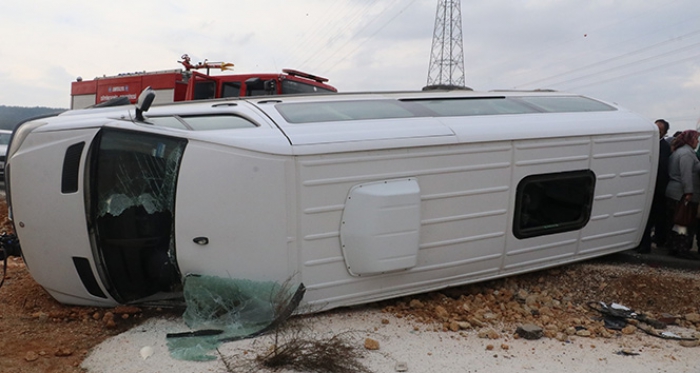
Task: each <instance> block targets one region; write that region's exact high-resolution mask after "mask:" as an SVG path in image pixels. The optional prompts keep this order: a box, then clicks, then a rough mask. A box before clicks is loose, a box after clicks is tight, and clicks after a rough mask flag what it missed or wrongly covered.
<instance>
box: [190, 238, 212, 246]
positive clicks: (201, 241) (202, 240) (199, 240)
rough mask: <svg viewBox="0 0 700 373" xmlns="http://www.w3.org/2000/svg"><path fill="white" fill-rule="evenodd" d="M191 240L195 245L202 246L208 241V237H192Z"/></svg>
mask: <svg viewBox="0 0 700 373" xmlns="http://www.w3.org/2000/svg"><path fill="white" fill-rule="evenodd" d="M192 241H193V242H194V243H196V244H197V245H202V246H204V245H206V244H208V243H209V239H208V238H206V237H195V238H193V239H192Z"/></svg>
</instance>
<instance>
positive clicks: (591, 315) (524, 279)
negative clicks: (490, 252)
mask: <svg viewBox="0 0 700 373" xmlns="http://www.w3.org/2000/svg"><path fill="white" fill-rule="evenodd" d="M4 216H6V207H5V206H4V202H0V222H2V224H1V225H2V228H4V230H5V231H10V230H11V225H10V224H8V223H7V221H6V220H3V218H2V217H4ZM589 302H605V303H606V304H611V303H618V304H622V305H624V306H627V307H629V308H632V309H634V310H635V311H637V312H638V313H643V314H646V315H648V316H649V317H650V318H653V319H659V320H662V321H664V322H666V323H673V324H678V325H680V326H683V327H685V328H687V330H689V331H690V333H689V335H687V336H688V337H693V336H694V334H695V333H693V332H694V331H697V330H700V314H699V313H700V273H698V272H688V271H680V270H673V269H668V268H651V267H648V266H644V265H631V264H623V263H616V262H611V261H606V260H604V259H603V260H596V261H592V262H587V263H582V264H575V265H570V266H566V267H560V268H556V269H550V270H545V271H540V272H536V273H532V274H526V275H521V276H513V277H510V278H506V279H501V280H494V281H489V282H484V283H480V284H475V285H469V286H463V287H458V288H451V289H446V290H443V291H440V292H433V293H428V294H422V295H418V296H412V297H405V298H401V299H394V300H391V301H385V302H381V303H378V304H372V305H367V306H365V307H366V308H368V309H376V310H377V311H378V312H384V313H386V314H387V315H394V316H396V317H399V318H402V319H406V320H410V321H411V323H412V325H413V327H414V329H415V330H435V331H439V332H444V333H446V335H455V333H465V332H467V331H473V330H476V331H478V334H479V336H480V337H482V338H491V339H494V340H495V339H499V338H502V337H504V336H510V337H513V338H517V337H518V334H517V333H515V331H516V329H517V327H518V326H521V325H523V324H533V325H536V326H538V327H540V328H542V330H543V334H544V337H545V338H556V339H559V340H566V339H567V338H568V337H569V336H571V335H574V334H575V335H577V336H578V337H584V338H585V337H588V338H598V339H604V338H611V337H614V336H619V335H624V334H633V333H640V331H639V329H638V328H637V327H636V326H635V325H634V322H633V324H630V325H627V326H626V327H625V328H623V329H622V330H614V329H609V328H606V327H605V325H604V323H603V321H602V320H601V317H600V316H601V315H600V313H599V312H597V311H595V310H592V309H591V308H590V307H589V306H588V305H587V304H588V303H589ZM172 312H173V311H172V310H160V309H140V308H137V307H117V308H114V309H100V308H94V307H72V306H64V305H61V304H59V303H58V302H56V301H54V300H53V299H52V298H51V297H50V296H49V295H48V294H47V293H46V292H45V291H44V290H43V289H42V288H41V287H40V286H39V285H38V284H36V283H35V282H34V281H33V280H32V278H31V276H30V275H29V273H28V272H27V269H26V267H25V266H24V264H23V262H22V260H21V259H19V258H11V259H10V260H9V261H8V268H7V274H6V275H5V284H4V285H3V287H2V288H0V331H1V332H0V367H2V368H1V369H0V370H2V372H6V373H16V372H22V373H34V372H67V373H68V372H70V373H74V372H82V371H83V370H82V369H81V368H80V363H81V361H82V360H83V359H84V358H85V356H86V355H87V353H88V351H89V350H90V349H91V348H92V347H93V346H96V345H97V344H99V343H100V342H102V341H104V340H105V339H106V338H108V337H110V336H113V335H116V334H119V333H121V332H123V331H125V330H127V329H128V328H130V327H132V326H134V325H136V324H138V323H140V322H142V321H143V320H146V319H149V318H150V317H152V316H154V315H164V314H166V315H167V314H172ZM640 326H643V324H641V325H640Z"/></svg>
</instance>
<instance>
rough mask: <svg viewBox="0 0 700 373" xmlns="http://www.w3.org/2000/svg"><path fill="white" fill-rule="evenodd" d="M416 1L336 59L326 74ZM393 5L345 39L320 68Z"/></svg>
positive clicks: (409, 4)
mask: <svg viewBox="0 0 700 373" xmlns="http://www.w3.org/2000/svg"><path fill="white" fill-rule="evenodd" d="M399 1H401V0H398V1H397V2H399ZM415 2H416V0H411V2H409V3H408V4H407V5H406V6H405V7H403V8H402V9H401V10H400V11H399V12H398V13H397V14H395V15H394V16H393V17H391V19H389V20H388V21H387V22H385V23H384V24H383V25H382V26H381V27H379V28H378V29H377V30H375V31H374V32H373V33H372V34H370V35H369V36H368V37H367V38H365V39H364V40H363V41H361V42H359V43H358V45H357V46H356V47H355V48H353V49H352V50H351V51H350V52H348V53H346V54H344V55H343V56H341V58H340V59H338V60H337V61H336V63H335V64H333V65H332V66H331V67H329V68H327V69H326V70H325V71H324V72H323V73H324V74H326V73H327V72H329V71H330V70H332V69H333V68H335V66H337V65H338V64H339V63H340V62H342V61H344V60H345V58H346V57H347V56H349V55H351V54H353V53H355V51H357V50H358V49H359V48H360V47H361V46H362V45H364V44H365V43H366V42H367V41H368V40H371V39H372V38H373V37H374V36H375V35H376V34H377V33H379V31H381V30H383V29H384V28H385V27H387V26H389V25H390V24H391V23H392V22H393V21H394V20H395V19H396V18H397V17H398V16H400V15H401V14H403V12H405V11H406V9H408V8H409V7H410V6H411V5H413V3H415ZM392 6H393V4H392V5H391V6H389V7H386V8H384V10H383V11H382V12H381V13H380V14H378V15H377V16H375V17H374V18H373V19H372V20H371V21H370V22H368V23H366V24H365V25H364V26H363V27H362V28H360V29H359V30H358V31H357V32H356V33H355V34H354V35H353V36H351V37H350V38H348V39H347V40H346V41H345V43H343V45H342V46H341V47H340V48H337V49H336V50H335V52H333V53H331V55H330V56H328V57H327V58H326V59H324V60H323V61H321V62H319V63H318V64H317V66H319V68H320V65H323V64H324V63H326V61H328V60H330V59H331V58H333V57H334V56H335V55H336V54H338V52H340V51H341V50H342V49H343V48H344V47H345V46H346V45H347V44H348V43H350V42H351V41H352V40H353V37H354V36H357V35H358V34H360V33H361V32H362V31H364V30H365V29H366V28H368V27H369V26H370V25H371V24H372V23H374V21H376V20H377V19H378V18H379V17H380V16H381V15H382V14H384V13H386V11H387V10H389V9H390V8H391V7H392Z"/></svg>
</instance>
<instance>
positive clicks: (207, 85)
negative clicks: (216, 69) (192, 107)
mask: <svg viewBox="0 0 700 373" xmlns="http://www.w3.org/2000/svg"><path fill="white" fill-rule="evenodd" d="M215 93H216V83H214V82H212V81H202V82H197V83H196V84H195V86H194V99H195V100H207V99H210V98H214V97H215Z"/></svg>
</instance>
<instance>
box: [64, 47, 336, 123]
mask: <svg viewBox="0 0 700 373" xmlns="http://www.w3.org/2000/svg"><path fill="white" fill-rule="evenodd" d="M178 62H179V63H180V64H182V66H183V67H184V69H174V70H163V71H154V72H137V73H126V74H119V75H116V76H105V77H101V78H95V79H93V80H82V79H81V78H78V80H77V81H75V82H73V83H72V86H71V109H82V108H86V107H89V106H93V105H98V104H101V103H104V102H107V101H109V100H112V99H118V98H120V97H125V98H127V99H129V101H131V102H132V103H135V102H136V98H137V96H138V95H139V93H140V92H141V91H142V90H143V89H144V88H146V87H148V86H150V87H151V88H152V89H153V90H155V91H156V93H157V94H156V101H155V103H169V102H175V101H190V100H203V99H211V98H222V97H241V96H261V95H275V94H294V93H334V92H337V90H336V89H335V88H334V87H333V86H330V85H328V84H326V82H327V81H328V79H326V78H321V77H318V76H315V75H311V74H307V73H304V72H301V71H297V70H291V69H284V70H282V73H281V74H274V73H266V74H230V75H209V73H210V70H211V69H221V71H224V70H230V69H231V68H232V67H233V64H231V63H224V62H208V61H206V60H205V61H204V62H199V63H197V64H192V63H191V60H190V57H189V56H188V55H186V54H185V55H183V56H182V57H181V61H178ZM199 69H206V73H200V72H198V71H194V70H199ZM122 100H124V99H122Z"/></svg>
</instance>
